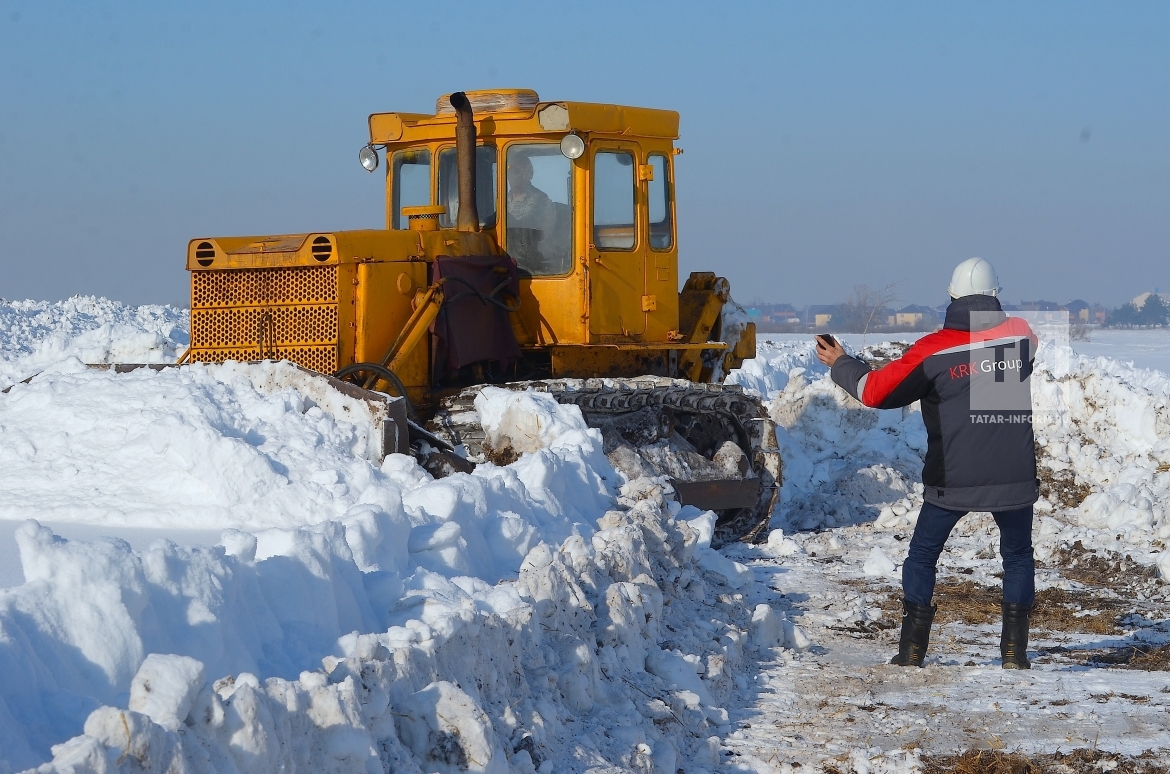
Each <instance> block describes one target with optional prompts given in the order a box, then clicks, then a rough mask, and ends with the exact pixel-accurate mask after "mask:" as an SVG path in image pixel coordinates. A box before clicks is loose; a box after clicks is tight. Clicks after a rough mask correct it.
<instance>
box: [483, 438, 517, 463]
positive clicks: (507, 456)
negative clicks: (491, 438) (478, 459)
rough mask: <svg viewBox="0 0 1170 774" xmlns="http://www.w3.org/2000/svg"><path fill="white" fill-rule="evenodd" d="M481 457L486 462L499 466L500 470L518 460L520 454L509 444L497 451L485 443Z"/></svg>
mask: <svg viewBox="0 0 1170 774" xmlns="http://www.w3.org/2000/svg"><path fill="white" fill-rule="evenodd" d="M483 456H484V457H485V458H486V459H487V461H488V462H490V463H492V464H493V465H499V466H500V467H501V468H502V467H504V466H505V465H511V464H512V463H513V462H515V461H516V460H518V459H520V454H519V453H518V452H517V451H516V450H515V449H513V448H512V446H511V445H510V444H505V445H504V446H502V447H501V448H498V449H497V448H495V447H493V446H489V445H488V444H487V443H486V442H485V443H484V444H483Z"/></svg>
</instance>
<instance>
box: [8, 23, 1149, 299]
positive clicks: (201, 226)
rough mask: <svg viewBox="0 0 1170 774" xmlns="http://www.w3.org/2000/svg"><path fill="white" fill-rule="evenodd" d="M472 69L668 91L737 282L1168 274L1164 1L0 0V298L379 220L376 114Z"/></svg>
mask: <svg viewBox="0 0 1170 774" xmlns="http://www.w3.org/2000/svg"><path fill="white" fill-rule="evenodd" d="M492 86H509V87H527V88H534V89H536V90H537V91H538V92H539V93H540V94H541V96H542V97H543V98H545V99H573V100H582V101H597V102H618V103H625V104H632V105H645V106H651V107H662V108H671V109H674V110H678V111H679V112H680V113H681V114H682V129H681V131H682V140H681V142H680V145H681V146H682V147H683V148H685V150H686V154H685V155H684V156H682V157H680V158H679V168H678V187H679V191H678V199H679V218H680V248H681V253H682V263H683V270H684V271H692V270H699V269H715V270H717V271H720V272H721V273H723V274H725V275H726V276H727V277H728V278H729V279H730V280H731V282H732V289H733V293H734V294H735V296H736V297H737V298H739V299H740V300H742V301H752V300H755V299H759V300H773V301H790V302H797V303H809V302H812V303H829V302H833V301H837V300H841V299H842V298H844V296H845V295H846V293H847V292H848V291H849V289H850V288H851V287H852V285H853V284H855V283H867V284H869V285H871V286H880V285H884V284H886V283H889V282H900V283H901V284H900V286H899V294H900V298H901V299H902V300H903V301H907V302H910V301H915V302H926V301H930V302H936V303H937V302H938V301H941V300H942V298H943V289H944V288H945V286H946V282H947V280H948V279H949V275H950V270H951V268H952V267H953V265H954V264H955V263H957V262H958V261H960V260H962V259H964V258H967V257H970V256H972V255H979V256H982V257H985V258H988V259H990V260H991V261H992V262H993V263H994V264H995V265H996V266H997V268H998V269H999V271H1000V275H1001V279H1002V281H1003V284H1004V285H1005V296H1006V297H1007V298H1009V299H1019V298H1029V299H1031V298H1046V299H1052V300H1057V301H1067V300H1069V299H1071V298H1073V297H1084V298H1087V299H1090V300H1100V301H1103V302H1106V303H1110V304H1113V303H1119V302H1121V301H1124V300H1127V299H1128V298H1130V297H1132V296H1133V295H1136V294H1137V293H1138V292H1140V291H1142V290H1147V289H1152V288H1153V287H1154V286H1159V287H1160V288H1161V289H1162V290H1170V4H1167V3H1140V2H1130V3H1104V2H1103V3H1093V4H1089V3H1074V2H1054V3H1014V2H1012V3H936V2H930V3H897V4H894V3H872V2H866V3H857V4H849V3H805V2H801V3H781V2H769V3H759V4H752V3H739V4H735V3H727V4H716V3H661V4H643V3H631V2H621V3H609V2H573V3H520V2H517V3H508V2H496V3H483V2H477V3H467V4H464V3H458V2H446V3H418V2H410V3H381V4H379V3H347V2H333V3H327V4H326V3H309V2H299V1H294V2H283V3H275V2H273V3H267V2H265V3H261V2H252V3H240V2H201V3H163V2H140V3H124V2H101V3H57V2H46V1H44V0H41V1H39V2H20V1H19V0H17V1H15V2H13V1H12V0H0V244H2V245H3V255H2V257H0V296H2V297H5V298H9V299H12V298H24V297H31V298H44V299H58V298H62V297H65V296H68V295H71V294H74V293H85V294H100V295H105V296H109V297H111V298H116V299H120V300H125V301H130V302H136V303H137V302H172V303H174V302H178V303H185V302H186V298H187V278H186V273H185V272H184V270H183V268H182V267H183V257H184V250H185V247H186V242H187V240H188V239H190V238H193V237H197V236H212V235H226V234H269V233H288V232H298V231H309V230H326V229H346V228H369V227H381V226H382V225H383V220H382V212H383V209H382V207H383V202H382V197H383V192H382V182H383V178H382V174H381V171H379V172H378V173H376V174H374V175H370V174H367V173H366V172H365V171H364V170H362V169H361V167H360V166H358V163H357V150H358V148H359V147H360V146H361V145H362V144H363V143H364V142H365V133H366V116H367V114H369V113H371V112H377V111H387V110H406V111H418V112H424V111H430V110H433V106H434V100H435V97H436V96H438V95H439V94H441V93H444V92H449V91H453V90H457V89H476V88H486V87H492Z"/></svg>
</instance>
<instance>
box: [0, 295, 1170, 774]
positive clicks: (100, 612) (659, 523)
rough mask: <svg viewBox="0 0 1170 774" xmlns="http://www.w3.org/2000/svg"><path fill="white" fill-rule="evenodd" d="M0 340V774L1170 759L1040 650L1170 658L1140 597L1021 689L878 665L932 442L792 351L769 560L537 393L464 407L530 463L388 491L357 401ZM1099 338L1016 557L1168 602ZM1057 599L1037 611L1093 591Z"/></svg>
mask: <svg viewBox="0 0 1170 774" xmlns="http://www.w3.org/2000/svg"><path fill="white" fill-rule="evenodd" d="M0 309H2V310H3V315H4V316H3V317H2V318H0V319H2V320H3V322H2V325H3V327H2V328H0V353H2V354H0V357H2V358H3V359H2V360H0V368H3V369H4V370H3V371H2V372H0V373H2V374H4V375H5V379H7V380H9V381H10V382H18V381H20V380H22V379H25V378H27V377H29V376H32V375H33V374H34V373H37V372H43V373H41V375H40V376H36V377H35V378H33V379H32V380H31V381H30V382H29V383H28V384H17V385H16V386H14V387H13V388H12V390H11V391H10V392H9V393H8V394H5V395H0V440H2V443H0V455H2V457H3V459H2V460H0V463H2V464H0V491H2V492H4V497H3V499H2V500H0V525H3V526H4V527H6V528H7V529H8V531H9V533H10V534H12V535H13V536H14V537H13V540H14V542H15V544H16V546H17V549H18V551H19V559H20V565H21V567H20V571H19V575H15V577H14V573H12V572H11V568H9V567H5V568H2V570H3V572H2V574H3V577H4V578H6V579H10V580H7V581H6V582H7V583H8V584H9V585H10V586H11V587H10V588H6V589H3V590H0V674H2V675H3V676H4V677H3V679H2V680H0V771H5V770H6V769H10V770H14V771H15V770H21V769H24V768H29V767H33V768H36V767H39V769H38V770H39V771H43V772H65V771H70V772H112V771H139V770H143V771H159V772H162V771H176V772H177V771H187V772H204V771H206V772H211V771H216V772H221V771H229V772H230V771H236V772H253V771H255V772H261V771H263V772H268V771H274V770H292V769H297V770H311V771H321V772H377V771H403V772H415V773H416V774H422V772H435V771H439V772H456V771H482V772H522V773H523V774H535V773H536V772H541V773H542V774H547V773H548V772H552V771H557V772H561V771H574V772H593V774H601V772H609V771H637V772H669V773H670V774H676V772H677V771H679V770H682V771H683V772H684V773H685V774H692V773H697V772H714V771H717V770H719V771H759V772H781V771H785V772H790V771H793V770H797V769H796V768H794V766H793V764H797V763H799V764H801V765H802V766H807V765H810V764H811V765H813V766H814V768H815V767H819V766H823V765H825V764H827V763H832V765H834V766H836V767H837V768H839V769H840V770H842V771H845V770H852V771H856V772H902V771H907V772H911V771H919V770H921V768H922V766H923V761H922V759H923V757H924V756H925V755H926V754H927V753H928V752H948V751H952V750H957V749H967V748H970V747H978V746H988V745H990V746H996V745H999V746H1001V747H1002V746H1005V745H1006V746H1007V747H1008V748H1009V749H1016V748H1018V749H1020V750H1024V751H1028V750H1038V751H1052V750H1054V749H1056V748H1057V747H1058V746H1060V747H1062V749H1068V748H1069V747H1070V745H1071V746H1084V747H1090V746H1094V745H1096V746H1098V747H1102V748H1106V749H1113V750H1119V751H1123V752H1128V753H1138V752H1141V751H1142V750H1145V749H1157V750H1166V749H1170V732H1167V731H1166V730H1165V726H1164V723H1163V722H1162V717H1163V713H1164V712H1165V704H1166V702H1165V700H1164V699H1163V698H1161V697H1162V696H1164V695H1166V694H1165V693H1164V692H1163V689H1167V690H1170V678H1168V677H1167V676H1166V675H1167V674H1168V673H1160V672H1145V671H1140V670H1129V671H1124V670H1114V669H1109V670H1102V669H1086V668H1085V667H1083V666H1079V665H1077V664H1074V663H1072V662H1070V661H1067V660H1064V661H1062V660H1061V659H1062V658H1066V657H1065V656H1062V655H1061V653H1062V651H1058V650H1053V648H1056V646H1057V645H1059V646H1060V647H1063V648H1065V649H1066V650H1065V651H1063V652H1069V653H1071V652H1073V650H1075V649H1077V648H1110V647H1122V646H1125V645H1127V644H1132V643H1138V642H1145V643H1152V644H1157V643H1160V642H1164V641H1167V640H1170V631H1167V630H1166V627H1165V626H1164V625H1163V624H1164V621H1165V618H1166V616H1165V613H1164V612H1160V611H1163V610H1164V609H1165V608H1164V607H1158V605H1163V604H1164V603H1165V600H1166V589H1167V588H1170V584H1163V583H1160V582H1158V581H1149V582H1148V583H1147V582H1145V581H1141V583H1138V582H1137V581H1136V580H1132V579H1119V580H1118V583H1131V582H1132V583H1134V584H1136V585H1133V586H1132V592H1131V591H1129V590H1126V589H1130V587H1129V586H1126V587H1125V589H1122V592H1123V593H1124V594H1131V595H1140V596H1133V606H1134V607H1133V610H1134V611H1135V612H1134V613H1132V614H1130V615H1129V616H1128V617H1127V618H1125V619H1123V620H1124V621H1125V626H1124V627H1123V629H1122V630H1121V631H1120V632H1119V633H1118V634H1117V635H1115V636H1114V635H1100V634H1091V633H1068V634H1063V635H1060V636H1059V637H1057V636H1055V635H1051V634H1037V636H1036V642H1035V643H1034V644H1033V650H1035V649H1036V648H1037V647H1041V648H1044V649H1045V650H1043V652H1042V657H1040V658H1037V659H1036V661H1037V663H1036V666H1035V668H1034V669H1033V670H1032V671H1031V672H1028V673H1008V672H1004V671H1002V670H1000V669H999V668H998V661H997V659H998V653H997V649H996V647H995V645H996V637H997V632H996V631H995V628H994V626H990V625H987V626H979V625H967V624H960V623H950V624H946V625H945V626H941V627H940V628H939V631H938V632H937V633H936V637H935V640H934V641H933V643H932V651H931V655H930V657H929V658H928V666H927V667H926V669H924V670H905V669H903V670H899V669H898V668H895V667H890V666H888V665H885V663H884V662H885V661H886V660H887V659H888V657H889V655H890V653H891V652H892V650H891V648H892V645H893V639H892V638H893V637H894V636H895V634H896V630H892V631H891V630H890V629H889V626H891V625H893V624H894V623H895V621H893V620H891V612H890V610H889V608H888V605H886V604H885V603H884V602H883V600H884V598H885V597H886V595H888V594H891V593H896V589H897V584H898V580H897V573H898V566H899V565H900V564H901V562H902V561H903V560H904V558H905V551H906V537H907V536H908V534H909V532H910V530H912V528H913V524H914V521H915V519H916V517H917V512H918V508H919V507H920V506H921V502H922V499H921V484H920V482H919V480H918V476H919V473H920V468H921V460H922V454H923V453H924V450H925V432H924V430H923V429H922V423H921V419H920V417H919V416H918V411H917V408H916V407H911V408H909V409H907V410H904V411H890V412H874V411H870V410H867V409H864V408H862V407H861V406H859V405H858V404H857V403H856V402H855V401H853V400H852V399H851V398H849V397H848V396H847V395H845V394H844V393H843V392H842V391H841V390H839V389H838V388H836V387H835V386H834V385H833V384H832V383H831V382H830V381H829V380H828V379H827V375H826V372H825V369H824V368H823V367H822V366H821V365H820V364H819V363H818V362H817V361H816V359H815V357H814V355H813V350H812V345H811V342H810V341H809V339H808V338H807V337H801V338H800V339H792V340H788V341H777V342H774V343H761V345H760V347H759V356H758V357H757V358H756V359H755V360H753V361H749V362H747V363H745V364H744V367H743V368H742V369H740V370H739V371H737V372H734V373H733V374H732V377H731V378H732V381H736V382H738V383H740V384H743V385H744V386H745V387H746V388H748V389H752V390H756V391H757V392H758V393H759V394H761V395H762V396H763V397H764V398H765V399H766V401H767V405H768V408H769V411H770V413H771V414H772V416H773V418H774V419H775V420H776V421H777V423H778V425H779V429H778V440H779V443H780V444H781V447H782V451H783V457H784V462H785V479H784V484H783V492H782V497H783V501H782V504H781V506H780V507H779V508H778V509H777V512H776V513H775V515H774V518H773V523H772V525H771V526H772V530H771V531H770V533H769V536H768V540H767V542H766V543H765V544H762V545H759V546H732V547H730V548H728V549H726V550H724V551H722V552H719V551H715V550H713V549H712V548H711V547H710V537H711V532H712V529H713V524H714V515H713V514H710V513H703V512H700V511H698V510H697V509H694V508H690V507H681V506H679V504H678V503H677V502H675V501H674V499H673V497H672V494H671V490H670V488H669V484H668V483H667V482H666V481H664V480H662V479H654V478H647V477H642V478H633V479H631V478H630V477H628V476H627V475H626V473H624V472H623V469H622V466H621V464H619V463H620V460H615V463H614V464H611V462H610V460H608V459H607V458H606V457H605V455H604V454H603V453H602V444H601V439H600V435H599V434H598V433H597V431H595V430H590V429H588V428H587V427H586V426H585V424H584V422H583V420H582V418H581V415H580V413H579V411H578V410H577V409H576V408H575V407H566V406H560V405H558V404H556V403H555V402H554V401H551V400H550V399H549V398H548V396H547V395H544V394H540V393H531V392H519V393H518V392H511V391H505V390H485V392H484V394H483V395H482V396H481V397H480V399H479V401H477V409H478V410H479V411H480V413H481V415H482V416H483V417H484V418H485V425H486V427H485V429H486V430H487V432H488V434H489V435H490V436H491V437H492V438H493V439H494V440H493V441H492V442H493V444H497V443H498V444H500V445H501V446H503V445H507V446H510V447H511V448H512V449H513V450H514V451H516V452H519V453H521V457H520V458H519V459H518V460H517V461H516V462H514V463H512V464H510V465H508V466H502V467H500V466H495V465H491V464H485V465H481V466H479V467H478V468H477V469H476V471H475V472H474V473H473V474H470V475H468V474H458V475H454V476H451V477H448V478H445V479H441V480H433V479H432V478H431V477H430V475H429V474H427V473H426V471H424V470H423V469H422V468H421V467H419V466H418V465H417V464H416V463H415V462H414V461H413V460H412V459H410V458H408V457H404V456H401V455H391V456H389V457H387V458H386V459H385V460H384V461H383V462H382V463H381V464H380V465H379V464H377V460H376V458H375V457H374V455H372V454H371V445H370V439H369V433H370V423H369V417H368V415H364V414H363V412H364V411H366V409H364V408H363V405H364V404H361V402H360V401H357V402H354V401H352V400H351V399H346V398H345V397H344V396H341V395H339V394H337V393H336V392H333V391H331V390H330V389H329V388H327V386H322V384H321V383H319V382H318V381H315V380H314V379H312V378H311V377H307V376H305V375H304V374H303V373H301V372H299V371H297V370H296V369H292V368H290V367H289V366H287V365H281V364H265V365H260V366H244V365H240V364H225V365H223V366H191V367H187V368H182V369H164V370H161V371H152V370H146V369H140V370H137V371H133V372H130V373H126V374H117V373H114V372H112V371H101V370H93V369H87V368H85V367H84V366H83V365H82V362H83V361H90V362H92V361H93V360H95V359H104V360H105V361H116V360H119V359H128V360H135V361H145V362H166V361H168V360H173V359H174V357H175V356H176V354H178V353H179V352H181V350H182V344H181V342H183V341H185V333H184V326H185V321H184V318H183V316H182V313H180V312H177V311H176V310H168V309H166V308H163V307H151V308H140V309H133V308H129V307H123V306H121V305H118V304H114V303H113V302H108V301H105V300H102V299H71V300H70V301H68V302H63V303H61V304H42V303H34V302H18V303H14V304H8V305H6V306H3V307H0ZM167 326H170V327H169V328H168V327H167ZM1141 333H1145V332H1141ZM1093 335H1094V336H1095V337H1096V336H1098V335H1099V334H1098V333H1094V334H1093ZM842 338H843V339H844V340H845V342H846V344H847V345H849V346H859V345H860V341H857V342H853V341H851V339H850V338H849V337H842ZM868 339H869V340H868V341H867V344H873V343H875V342H876V341H877V339H876V338H874V337H872V336H871V337H868ZM1116 344H1117V346H1116V347H1115V350H1116V353H1115V354H1116V355H1117V356H1116V357H1110V358H1108V359H1105V358H1101V357H1098V356H1095V355H1094V356H1091V357H1090V356H1088V355H1086V356H1078V357H1074V358H1073V361H1072V364H1071V366H1072V367H1071V371H1070V372H1069V373H1068V374H1067V375H1065V374H1061V373H1060V372H1058V371H1055V370H1054V369H1055V366H1052V365H1051V364H1050V363H1049V361H1048V360H1046V361H1045V363H1046V364H1045V365H1043V366H1042V368H1041V369H1040V371H1038V373H1037V376H1036V379H1035V382H1036V388H1035V394H1036V402H1037V407H1038V408H1039V409H1041V412H1040V413H1038V417H1041V419H1038V422H1037V433H1038V438H1039V439H1040V441H1041V449H1042V461H1043V470H1044V471H1045V476H1046V477H1048V478H1049V479H1051V481H1053V482H1055V483H1054V484H1053V489H1052V490H1051V491H1049V497H1050V498H1051V499H1046V500H1045V501H1043V502H1042V503H1040V504H1039V506H1038V519H1037V530H1036V543H1037V551H1038V556H1039V558H1040V559H1041V560H1042V561H1048V560H1050V559H1051V560H1053V561H1055V560H1056V558H1057V557H1059V556H1062V555H1063V554H1062V552H1064V551H1067V550H1068V549H1069V547H1070V546H1072V545H1073V544H1074V543H1076V542H1078V541H1079V542H1080V543H1081V545H1082V546H1084V547H1085V548H1087V549H1088V550H1092V551H1098V552H1110V555H1129V556H1131V557H1132V558H1133V560H1134V561H1136V562H1137V566H1139V567H1154V566H1159V565H1160V566H1162V567H1163V573H1164V574H1165V573H1166V572H1167V571H1168V570H1170V559H1168V558H1167V557H1170V550H1168V549H1167V545H1166V544H1167V540H1168V539H1170V530H1168V526H1167V524H1168V514H1167V511H1166V502H1167V489H1168V488H1170V442H1168V439H1170V424H1168V423H1170V406H1168V403H1170V377H1167V376H1166V375H1165V374H1162V373H1159V372H1157V371H1151V370H1145V369H1144V368H1142V367H1139V366H1140V365H1141V363H1140V362H1139V365H1138V366H1134V365H1130V364H1128V363H1127V362H1125V361H1124V360H1123V359H1120V358H1121V357H1122V355H1123V354H1124V351H1123V350H1124V346H1126V345H1125V341H1124V340H1119V341H1118V342H1116ZM1074 346H1075V345H1074ZM882 350H883V351H885V352H887V353H888V352H891V351H892V348H891V347H889V346H885V345H883V347H882ZM91 355H94V356H95V357H92V358H91ZM615 465H616V467H615ZM1062 487H1063V488H1062ZM1071 490H1076V491H1077V492H1081V493H1085V492H1087V493H1088V497H1085V498H1084V500H1083V502H1076V498H1073V499H1072V500H1070V499H1068V498H1069V496H1070V495H1068V494H1067V492H1068V491H1071ZM103 533H104V534H106V535H114V537H101V536H100V535H101V534H103ZM994 535H995V532H994V525H993V524H992V523H991V521H990V519H989V517H987V516H986V515H978V514H973V515H971V516H970V517H968V518H967V519H964V520H963V521H962V522H960V525H959V526H958V527H957V528H956V530H955V534H954V535H953V536H952V540H951V542H950V543H949V544H948V547H947V551H946V552H945V553H944V559H943V566H944V575H946V574H947V573H953V574H955V576H954V577H958V578H961V579H970V580H972V581H974V582H976V583H979V584H982V585H985V586H996V585H997V584H998V579H997V578H995V577H994V575H993V573H994V571H995V570H996V569H997V567H998V565H997V563H996V562H995V561H992V560H991V557H993V553H992V552H993V550H994ZM0 538H2V535H0ZM1103 555H1104V554H1103ZM0 561H2V562H5V563H8V562H11V554H5V553H3V552H0ZM1060 569H1061V568H1059V567H1055V566H1054V567H1048V566H1047V565H1042V570H1041V577H1040V583H1041V587H1042V588H1058V589H1068V590H1071V591H1077V590H1078V589H1082V586H1080V585H1078V584H1077V583H1075V582H1071V581H1070V580H1068V579H1067V578H1065V577H1063V576H1062V575H1061V574H1060ZM948 577H949V576H948ZM21 580H23V583H22V582H20V581H21ZM1084 612H1086V613H1090V612H1092V611H1090V610H1086V611H1084ZM1069 649H1073V650H1069ZM968 664H970V665H968ZM1101 696H1107V698H1106V699H1101V698H1097V697H1101ZM1125 696H1130V697H1137V698H1135V699H1133V700H1130V699H1125V698H1124V697H1125ZM1058 697H1059V698H1058ZM1141 697H1146V698H1145V699H1141ZM1037 701H1039V704H1037Z"/></svg>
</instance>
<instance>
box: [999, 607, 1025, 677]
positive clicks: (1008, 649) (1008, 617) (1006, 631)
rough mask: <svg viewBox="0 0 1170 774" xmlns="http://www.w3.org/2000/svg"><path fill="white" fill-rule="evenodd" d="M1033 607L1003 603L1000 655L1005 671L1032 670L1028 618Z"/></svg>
mask: <svg viewBox="0 0 1170 774" xmlns="http://www.w3.org/2000/svg"><path fill="white" fill-rule="evenodd" d="M1031 614H1032V606H1031V605H1017V604H1011V605H1009V604H1008V603H1007V602H1004V603H1003V631H1002V633H1001V634H1000V636H999V654H1000V656H1001V657H1002V658H1003V668H1004V669H1031V668H1032V664H1031V663H1030V662H1029V661H1028V618H1029V616H1030V615H1031Z"/></svg>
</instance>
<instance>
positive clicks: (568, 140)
mask: <svg viewBox="0 0 1170 774" xmlns="http://www.w3.org/2000/svg"><path fill="white" fill-rule="evenodd" d="M584 152H585V141H584V140H582V139H581V136H580V135H578V134H575V133H574V134H566V135H565V136H564V137H563V138H562V139H561V155H563V156H564V157H565V158H567V159H579V158H581V154H583V153H584Z"/></svg>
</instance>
